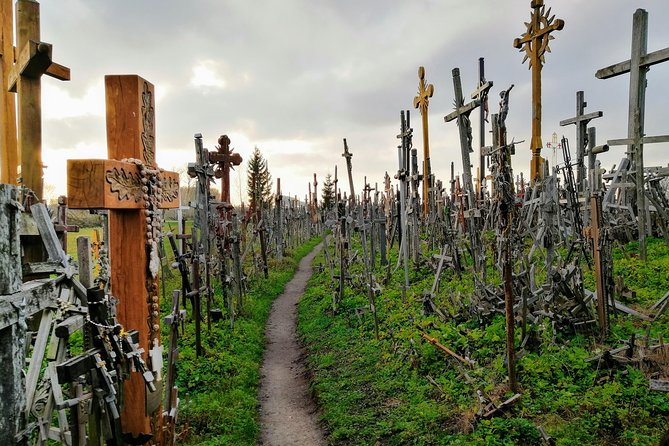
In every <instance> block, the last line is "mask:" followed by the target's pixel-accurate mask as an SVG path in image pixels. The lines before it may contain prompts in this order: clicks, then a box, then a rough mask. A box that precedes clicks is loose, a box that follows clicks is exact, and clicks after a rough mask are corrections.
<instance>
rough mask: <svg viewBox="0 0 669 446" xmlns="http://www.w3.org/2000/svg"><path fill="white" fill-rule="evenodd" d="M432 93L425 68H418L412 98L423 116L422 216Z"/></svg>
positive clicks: (425, 203)
mask: <svg viewBox="0 0 669 446" xmlns="http://www.w3.org/2000/svg"><path fill="white" fill-rule="evenodd" d="M433 94H434V85H432V84H428V83H427V82H425V68H424V67H419V68H418V96H416V97H414V98H413V107H414V108H417V109H419V110H420V115H421V117H422V118H423V157H424V158H423V175H424V178H425V180H424V181H423V216H424V217H425V218H427V216H428V214H429V212H430V200H429V199H428V193H429V191H428V183H429V179H430V174H431V170H432V169H431V166H430V135H429V133H428V129H427V108H428V106H429V104H430V98H431V97H432V95H433Z"/></svg>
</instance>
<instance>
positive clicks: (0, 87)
mask: <svg viewBox="0 0 669 446" xmlns="http://www.w3.org/2000/svg"><path fill="white" fill-rule="evenodd" d="M13 35H14V11H13V7H12V0H0V183H7V184H16V183H17V178H18V175H17V170H18V167H19V164H20V160H19V154H18V150H17V141H16V98H15V95H13V94H9V93H8V92H7V89H6V88H4V86H5V85H6V83H7V78H8V77H9V72H10V71H11V69H12V66H13V64H14V39H13ZM0 283H2V281H0ZM0 294H1V293H0Z"/></svg>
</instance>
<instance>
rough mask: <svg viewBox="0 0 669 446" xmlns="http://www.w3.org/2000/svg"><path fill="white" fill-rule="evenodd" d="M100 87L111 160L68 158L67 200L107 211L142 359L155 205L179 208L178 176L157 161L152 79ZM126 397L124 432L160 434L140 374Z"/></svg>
mask: <svg viewBox="0 0 669 446" xmlns="http://www.w3.org/2000/svg"><path fill="white" fill-rule="evenodd" d="M105 90H106V103H107V153H108V157H109V159H106V160H93V159H88V160H68V161H67V189H68V198H69V204H70V208H72V209H109V235H110V238H109V257H110V261H111V266H112V268H111V284H112V288H113V290H112V291H113V294H114V296H116V298H117V299H118V300H119V304H118V306H117V313H118V319H119V322H120V323H121V324H122V325H123V326H124V327H127V328H128V329H130V328H134V329H137V330H138V331H139V334H140V346H141V348H142V349H143V350H144V353H143V354H142V359H144V360H147V354H148V352H149V351H150V350H151V349H153V348H159V347H160V306H159V299H158V296H159V294H158V283H159V282H158V274H157V273H158V269H159V268H158V267H159V260H158V253H157V245H158V243H159V242H160V233H161V229H162V228H161V225H160V218H159V212H160V211H159V208H177V207H179V175H178V174H177V173H175V172H164V171H161V170H159V169H158V167H156V161H155V136H154V135H155V131H154V127H155V118H154V97H155V96H154V93H153V91H154V89H153V85H152V84H151V83H149V82H147V81H146V80H144V79H142V78H141V77H139V76H135V75H122V76H105ZM123 159H132V162H131V161H121V160H123ZM138 265H141V267H138ZM151 365H152V369H155V365H154V364H151ZM124 395H125V396H124V409H123V414H122V418H121V421H122V426H123V430H124V432H129V433H131V434H132V435H133V436H137V435H138V434H140V433H149V432H159V427H160V423H161V421H160V416H161V414H160V410H157V411H155V412H153V413H151V411H148V410H147V408H148V407H149V405H150V404H151V401H155V399H154V398H149V394H148V392H147V390H146V386H145V383H144V380H143V379H142V377H141V376H140V375H139V374H132V375H131V378H130V380H129V381H128V382H127V383H126V384H125V385H124ZM147 412H148V413H149V415H148V416H147ZM152 425H154V427H155V428H156V429H152Z"/></svg>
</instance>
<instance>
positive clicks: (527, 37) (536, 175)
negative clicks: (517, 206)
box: [513, 0, 564, 184]
mask: <svg viewBox="0 0 669 446" xmlns="http://www.w3.org/2000/svg"><path fill="white" fill-rule="evenodd" d="M530 7H531V8H532V9H533V11H532V15H531V16H530V21H529V22H526V23H525V26H526V27H527V31H526V32H525V34H523V35H522V37H520V38H516V39H515V40H514V41H513V46H514V47H516V48H518V49H519V50H521V51H525V57H524V58H523V62H525V61H526V60H528V59H529V61H530V62H529V64H530V66H529V68H530V69H531V70H532V140H531V142H530V150H532V161H530V181H532V183H533V184H534V182H535V181H537V180H541V179H542V175H543V164H544V162H545V161H546V160H544V159H543V158H542V157H541V149H542V147H543V143H542V142H541V69H542V68H543V66H544V62H545V57H544V55H545V53H546V52H549V53H550V51H551V50H550V48H549V47H548V44H549V43H550V41H551V40H553V39H554V38H555V37H553V36H551V35H550V33H551V32H552V31H559V30H561V29H562V28H564V20H561V19H557V20H556V19H555V16H554V15H551V9H550V8H548V11H546V7H545V6H544V0H531V2H530Z"/></svg>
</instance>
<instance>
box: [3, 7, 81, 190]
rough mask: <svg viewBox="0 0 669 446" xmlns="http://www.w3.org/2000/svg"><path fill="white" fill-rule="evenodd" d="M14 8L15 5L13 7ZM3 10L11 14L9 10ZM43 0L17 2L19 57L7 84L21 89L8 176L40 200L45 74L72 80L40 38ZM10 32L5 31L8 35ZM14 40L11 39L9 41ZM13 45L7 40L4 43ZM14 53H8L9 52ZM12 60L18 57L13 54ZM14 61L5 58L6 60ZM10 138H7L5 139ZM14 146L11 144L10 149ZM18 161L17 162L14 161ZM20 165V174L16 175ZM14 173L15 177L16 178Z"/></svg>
mask: <svg viewBox="0 0 669 446" xmlns="http://www.w3.org/2000/svg"><path fill="white" fill-rule="evenodd" d="M10 10H11V8H10ZM3 13H5V14H7V12H6V11H4V8H3ZM39 21H40V20H39V3H37V2H36V1H33V0H19V1H17V3H16V28H17V30H16V31H17V33H16V34H17V42H16V51H17V53H16V60H15V63H14V65H13V67H12V69H11V71H10V72H9V73H8V76H7V79H6V84H5V85H6V87H7V89H8V90H9V91H11V92H17V93H18V107H17V111H18V127H17V129H18V138H17V143H18V149H16V151H15V154H16V155H14V154H12V153H8V154H7V155H5V156H3V159H2V161H1V162H2V163H3V171H5V168H4V166H5V163H6V165H7V170H6V172H7V175H8V177H7V178H4V177H3V179H7V180H11V179H20V181H21V184H22V185H23V186H25V187H27V188H29V189H30V190H32V191H33V192H34V194H35V195H36V198H37V200H41V199H43V196H42V195H43V189H44V184H43V178H42V175H43V172H42V169H43V167H44V166H43V165H42V106H41V90H42V87H41V77H42V75H43V74H46V75H48V76H50V77H54V78H56V79H59V80H70V69H69V68H67V67H64V66H62V65H59V64H57V63H55V62H53V61H52V60H51V52H52V47H51V44H49V43H46V42H42V41H40V24H39ZM8 37H9V36H7V35H5V39H7V38H8ZM9 42H11V40H10V41H9ZM3 45H4V46H5V47H6V48H9V45H8V44H7V43H3ZM9 54H11V53H7V56H9ZM9 59H11V62H14V60H13V59H12V58H11V57H10V58H9ZM8 62H10V61H9V60H8V61H3V64H6V63H8ZM7 119H8V122H7V123H6V126H5V128H4V131H10V132H11V131H12V129H11V128H9V127H10V126H13V122H9V121H10V120H11V119H13V113H11V114H10V116H8V117H7ZM5 141H7V139H5ZM11 149H12V148H11V147H10V146H9V145H8V146H7V147H6V151H7V152H9V151H10V150H11ZM13 163H16V164H17V165H13ZM18 165H20V166H21V174H20V175H19V178H15V176H16V171H17V167H18ZM13 177H14V178H13Z"/></svg>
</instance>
